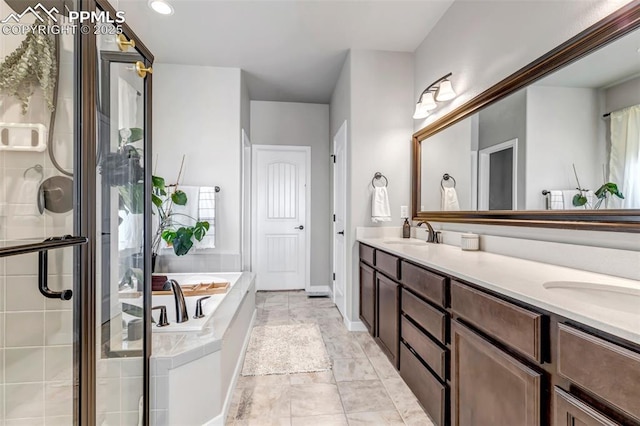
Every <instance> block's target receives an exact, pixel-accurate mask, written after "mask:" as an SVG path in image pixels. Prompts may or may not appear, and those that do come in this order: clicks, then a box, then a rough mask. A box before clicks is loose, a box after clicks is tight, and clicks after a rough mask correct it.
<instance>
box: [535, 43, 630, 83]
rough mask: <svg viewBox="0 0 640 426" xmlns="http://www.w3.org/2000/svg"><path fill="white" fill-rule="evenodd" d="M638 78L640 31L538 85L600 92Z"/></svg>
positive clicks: (571, 65) (607, 46)
mask: <svg viewBox="0 0 640 426" xmlns="http://www.w3.org/2000/svg"><path fill="white" fill-rule="evenodd" d="M638 75H640V30H636V31H634V32H632V33H630V34H627V35H625V36H624V37H622V38H620V39H618V40H616V41H614V42H612V43H610V44H608V45H606V46H604V47H602V48H601V49H598V50H596V51H595V52H593V53H591V54H590V55H588V56H585V57H584V58H581V59H580V60H578V61H576V62H574V63H572V64H570V65H567V66H566V67H564V68H562V69H560V70H559V71H556V72H555V73H553V74H551V75H549V76H548V77H545V78H543V79H542V80H540V81H538V82H537V83H535V84H536V85H539V86H564V87H584V88H593V89H600V88H607V87H610V86H612V85H615V84H618V83H621V82H623V81H625V80H628V79H629V78H632V77H636V76H638Z"/></svg>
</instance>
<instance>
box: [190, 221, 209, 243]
mask: <svg viewBox="0 0 640 426" xmlns="http://www.w3.org/2000/svg"><path fill="white" fill-rule="evenodd" d="M208 230H209V222H207V221H202V222H196V224H195V226H194V227H193V236H194V237H196V240H198V241H202V239H203V238H204V236H205V235H206V234H207V231H208Z"/></svg>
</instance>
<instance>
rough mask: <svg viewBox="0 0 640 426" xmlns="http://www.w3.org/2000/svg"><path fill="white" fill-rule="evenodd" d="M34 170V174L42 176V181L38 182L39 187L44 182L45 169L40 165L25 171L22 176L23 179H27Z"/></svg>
mask: <svg viewBox="0 0 640 426" xmlns="http://www.w3.org/2000/svg"><path fill="white" fill-rule="evenodd" d="M31 170H33V171H34V172H36V173H38V174H40V180H39V181H38V185H40V184H41V183H42V181H43V180H44V168H43V167H42V166H41V165H40V164H36V165H35V166H32V167H29V168H28V169H27V170H25V171H24V173H23V174H22V178H23V179H25V180H26V179H27V174H28V173H29V172H30V171H31Z"/></svg>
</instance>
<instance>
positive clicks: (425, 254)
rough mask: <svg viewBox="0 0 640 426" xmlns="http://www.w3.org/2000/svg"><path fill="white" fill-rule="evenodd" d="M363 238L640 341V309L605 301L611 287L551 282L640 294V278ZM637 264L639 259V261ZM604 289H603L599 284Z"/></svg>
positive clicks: (447, 272) (461, 276) (447, 248)
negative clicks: (571, 288)
mask: <svg viewBox="0 0 640 426" xmlns="http://www.w3.org/2000/svg"><path fill="white" fill-rule="evenodd" d="M359 241H361V242H363V243H365V244H368V245H371V246H373V247H377V248H380V249H381V250H384V251H386V252H389V253H393V254H396V255H398V256H400V257H403V258H405V259H407V260H410V261H412V262H416V263H418V264H420V265H424V266H426V267H429V268H433V269H435V270H438V271H440V272H443V273H445V274H451V275H454V276H456V277H459V278H460V279H463V280H466V281H468V282H470V283H473V284H477V285H479V286H481V287H484V288H486V289H488V290H492V291H495V292H497V293H500V294H504V295H505V296H508V297H512V298H514V299H517V300H521V301H522V302H524V303H528V304H530V305H532V306H536V307H538V308H541V309H544V310H547V311H549V312H553V313H556V314H558V315H560V316H563V317H566V318H569V319H572V320H575V321H578V322H581V323H583V324H586V325H589V326H591V327H594V328H597V329H599V330H602V331H604V332H607V333H610V334H612V335H614V336H618V337H620V338H623V339H626V340H629V341H631V342H634V343H640V310H636V311H634V310H632V309H624V306H619V307H618V306H615V305H614V306H612V304H611V303H610V301H609V300H608V301H604V300H601V299H602V298H603V297H605V296H606V292H604V293H599V294H598V292H597V291H594V292H592V293H591V294H592V297H588V296H584V293H581V292H578V293H579V294H577V296H580V297H577V296H576V297H567V294H566V291H565V289H564V288H563V289H561V291H557V290H558V289H552V288H548V287H553V286H554V284H551V285H549V284H546V283H549V282H556V283H557V282H570V283H578V284H576V285H581V284H579V283H594V284H596V285H599V286H600V290H601V289H602V288H607V286H608V287H609V288H611V286H615V287H614V288H613V291H625V292H628V293H629V294H640V281H638V280H629V279H624V278H618V277H614V276H611V275H603V274H597V273H593V272H586V271H583V270H578V269H571V268H567V267H562V266H556V265H550V264H546V263H541V262H535V261H531V260H524V259H518V258H515V257H508V256H503V255H499V254H493V253H488V252H483V251H476V252H471V251H463V250H461V249H460V248H459V247H455V246H451V245H447V244H426V245H400V244H387V243H385V239H384V238H360V239H359ZM635 264H636V265H637V263H635ZM595 290H598V289H595Z"/></svg>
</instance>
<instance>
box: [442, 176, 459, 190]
mask: <svg viewBox="0 0 640 426" xmlns="http://www.w3.org/2000/svg"><path fill="white" fill-rule="evenodd" d="M449 179H451V180H452V181H453V186H452V188H455V187H456V180H455V179H454V178H453V176H451V175H450V174H449V173H445V174H444V175H442V180H441V181H440V187H441V188H442V189H444V183H445V181H447V182H448V181H449Z"/></svg>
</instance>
